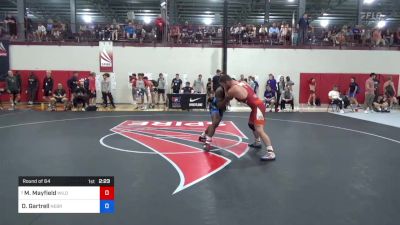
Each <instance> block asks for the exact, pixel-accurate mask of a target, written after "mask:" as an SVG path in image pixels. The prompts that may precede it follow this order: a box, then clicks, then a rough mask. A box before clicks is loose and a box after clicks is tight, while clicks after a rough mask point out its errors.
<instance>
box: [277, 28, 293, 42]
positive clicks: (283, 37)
mask: <svg viewBox="0 0 400 225" xmlns="http://www.w3.org/2000/svg"><path fill="white" fill-rule="evenodd" d="M290 31H291V29H290V27H289V24H285V23H284V24H282V26H281V30H280V31H279V37H280V40H279V42H280V43H283V44H284V45H286V44H287V43H289V42H290V36H291V34H290Z"/></svg>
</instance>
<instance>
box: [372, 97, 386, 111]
mask: <svg viewBox="0 0 400 225" xmlns="http://www.w3.org/2000/svg"><path fill="white" fill-rule="evenodd" d="M373 106H374V111H375V112H390V111H389V100H388V99H387V98H386V96H385V95H379V96H377V97H375V99H374V102H373Z"/></svg>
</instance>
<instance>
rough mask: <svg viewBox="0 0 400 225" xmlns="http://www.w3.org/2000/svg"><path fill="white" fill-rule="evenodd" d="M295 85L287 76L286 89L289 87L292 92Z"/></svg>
mask: <svg viewBox="0 0 400 225" xmlns="http://www.w3.org/2000/svg"><path fill="white" fill-rule="evenodd" d="M293 85H294V82H293V81H292V80H290V77H289V76H287V77H286V87H288V88H289V90H290V91H293Z"/></svg>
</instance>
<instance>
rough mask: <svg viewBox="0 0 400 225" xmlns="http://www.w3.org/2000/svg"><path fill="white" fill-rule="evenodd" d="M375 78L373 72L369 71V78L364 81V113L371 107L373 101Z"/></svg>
mask: <svg viewBox="0 0 400 225" xmlns="http://www.w3.org/2000/svg"><path fill="white" fill-rule="evenodd" d="M375 78H376V74H375V73H371V74H370V75H369V78H368V79H367V81H366V82H365V111H364V112H365V113H368V112H369V110H370V109H373V102H374V98H375V90H376V88H375V85H374V79H375Z"/></svg>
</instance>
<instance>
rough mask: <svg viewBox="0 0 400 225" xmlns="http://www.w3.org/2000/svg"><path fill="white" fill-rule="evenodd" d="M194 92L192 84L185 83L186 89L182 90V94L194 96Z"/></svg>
mask: <svg viewBox="0 0 400 225" xmlns="http://www.w3.org/2000/svg"><path fill="white" fill-rule="evenodd" d="M193 92H194V90H193V88H192V87H190V82H186V83H185V87H183V88H182V90H181V93H182V94H192V93H193Z"/></svg>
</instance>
